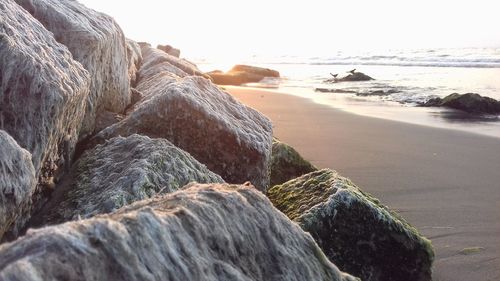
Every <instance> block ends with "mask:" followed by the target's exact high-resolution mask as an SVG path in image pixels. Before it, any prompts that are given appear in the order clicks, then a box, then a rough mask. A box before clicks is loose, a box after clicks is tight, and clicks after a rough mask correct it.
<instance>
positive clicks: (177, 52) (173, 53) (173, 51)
mask: <svg viewBox="0 0 500 281" xmlns="http://www.w3.org/2000/svg"><path fill="white" fill-rule="evenodd" d="M156 48H157V49H158V50H162V51H164V52H165V53H167V54H169V55H171V56H174V57H177V58H178V57H180V56H181V51H180V50H179V49H176V48H174V47H172V46H170V45H158V46H157V47H156Z"/></svg>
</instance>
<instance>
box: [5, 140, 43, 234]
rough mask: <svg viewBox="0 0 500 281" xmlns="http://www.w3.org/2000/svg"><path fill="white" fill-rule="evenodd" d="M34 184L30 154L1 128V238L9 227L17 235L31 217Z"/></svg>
mask: <svg viewBox="0 0 500 281" xmlns="http://www.w3.org/2000/svg"><path fill="white" fill-rule="evenodd" d="M35 186H36V177H35V168H34V167H33V163H32V162H31V154H30V153H29V152H28V151H26V150H25V149H22V148H21V147H20V146H19V145H18V144H17V143H16V141H15V140H14V139H13V138H12V137H11V136H9V135H8V134H7V133H6V132H5V131H2V130H0V241H1V240H2V237H3V236H4V234H5V233H6V232H7V231H11V232H12V236H13V237H16V236H17V233H18V231H19V230H20V229H22V228H23V227H24V225H25V223H26V222H27V221H28V219H29V215H30V212H31V207H32V204H31V197H32V195H33V192H34V191H35Z"/></svg>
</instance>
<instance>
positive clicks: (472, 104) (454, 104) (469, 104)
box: [421, 93, 500, 115]
mask: <svg viewBox="0 0 500 281" xmlns="http://www.w3.org/2000/svg"><path fill="white" fill-rule="evenodd" d="M421 106H426V107H430V106H436V107H440V106H441V107H448V108H453V109H457V110H462V111H465V112H468V113H472V114H492V115H496V114H500V101H497V100H495V99H492V98H490V97H483V96H480V95H478V94H473V93H467V94H463V95H460V94H457V93H453V94H451V95H448V96H446V97H445V98H443V99H441V98H433V99H430V100H429V101H427V102H426V103H424V104H421Z"/></svg>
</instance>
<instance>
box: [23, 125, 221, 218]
mask: <svg viewBox="0 0 500 281" xmlns="http://www.w3.org/2000/svg"><path fill="white" fill-rule="evenodd" d="M192 181H196V182H199V183H223V182H224V181H223V180H222V178H221V177H220V176H218V175H216V174H214V173H212V172H211V171H210V170H208V169H207V168H206V167H205V166H204V165H203V164H201V163H199V162H198V161H197V160H196V159H194V158H193V157H192V156H191V155H189V154H188V153H187V152H185V151H182V150H180V149H179V148H177V147H175V146H174V145H173V144H172V143H170V142H169V141H167V140H165V139H150V138H148V137H146V136H140V135H131V136H129V137H126V138H123V137H116V138H113V139H111V140H109V141H107V142H106V143H105V144H103V145H99V146H97V147H95V148H94V149H92V150H89V151H87V152H86V153H85V154H84V155H83V156H82V157H81V158H80V159H79V160H78V161H77V162H76V163H75V165H74V167H73V177H71V178H70V179H69V182H66V183H64V184H63V185H66V187H65V188H62V189H61V191H60V192H58V194H54V196H53V200H51V201H49V203H48V204H47V205H46V206H44V208H43V210H42V211H41V212H40V214H37V217H36V218H34V220H33V222H32V223H33V224H35V225H42V224H46V223H49V224H54V223H61V222H65V221H69V220H75V219H78V218H89V217H92V216H95V215H96V214H102V213H109V212H112V211H114V210H116V209H119V208H121V207H123V206H125V205H128V204H131V203H132V202H135V201H139V200H142V199H146V198H149V197H152V196H153V195H155V194H157V193H159V192H162V193H169V192H172V191H175V190H177V189H179V188H181V187H183V186H184V185H186V184H188V183H190V182H192Z"/></svg>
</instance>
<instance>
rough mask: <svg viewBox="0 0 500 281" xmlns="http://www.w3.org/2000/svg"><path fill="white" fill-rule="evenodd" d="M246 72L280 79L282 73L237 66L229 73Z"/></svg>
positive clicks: (262, 68) (267, 69)
mask: <svg viewBox="0 0 500 281" xmlns="http://www.w3.org/2000/svg"><path fill="white" fill-rule="evenodd" d="M240 71H241V72H246V73H253V74H257V75H260V76H264V77H280V73H279V72H278V71H276V70H272V69H269V68H264V67H257V66H251V65H244V64H237V65H235V66H233V68H231V70H229V72H240Z"/></svg>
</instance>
